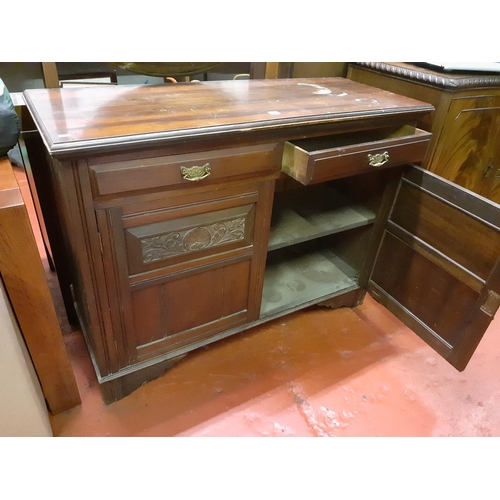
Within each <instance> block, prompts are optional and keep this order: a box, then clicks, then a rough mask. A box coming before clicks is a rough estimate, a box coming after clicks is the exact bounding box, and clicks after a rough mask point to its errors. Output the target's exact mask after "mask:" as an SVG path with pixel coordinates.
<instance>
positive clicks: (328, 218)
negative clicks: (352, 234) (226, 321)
mask: <svg viewBox="0 0 500 500" xmlns="http://www.w3.org/2000/svg"><path fill="white" fill-rule="evenodd" d="M374 220H375V213H374V212H373V211H371V210H369V209H368V208H366V207H364V206H363V205H360V204H354V203H352V202H349V201H348V200H347V198H346V197H345V196H343V195H342V194H341V193H340V192H338V191H337V190H335V189H333V188H331V187H328V186H327V185H326V184H319V185H317V186H310V187H309V189H307V190H301V189H298V190H293V192H292V193H291V192H290V191H283V192H281V193H277V195H276V198H275V201H274V206H273V216H272V219H271V232H270V236H269V246H268V249H269V250H270V251H271V250H277V249H279V248H284V247H287V246H290V245H295V244H297V243H302V242H304V241H309V240H312V239H316V238H321V237H322V236H327V235H330V234H335V233H339V232H342V231H347V230H348V229H353V228H356V227H361V226H367V225H369V224H372V223H373V222H374Z"/></svg>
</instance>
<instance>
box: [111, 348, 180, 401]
mask: <svg viewBox="0 0 500 500" xmlns="http://www.w3.org/2000/svg"><path fill="white" fill-rule="evenodd" d="M184 356H186V355H185V354H181V355H180V356H176V357H175V358H171V359H167V360H165V361H163V362H160V363H157V364H155V365H153V366H149V367H147V368H144V369H142V370H139V371H136V372H132V373H129V374H127V375H124V376H123V377H120V378H117V379H114V380H109V381H107V382H104V383H102V384H101V393H102V396H103V399H104V403H105V404H107V405H109V404H111V403H114V402H115V401H119V400H120V399H122V398H124V397H125V396H128V395H129V394H131V393H132V392H134V391H135V390H136V389H138V388H139V387H141V385H143V384H145V383H146V382H150V381H151V380H154V379H156V378H158V377H161V376H162V375H163V374H164V373H165V372H166V371H167V370H169V369H170V368H172V367H173V366H174V365H175V364H177V363H178V362H179V361H181V359H182V358H184Z"/></svg>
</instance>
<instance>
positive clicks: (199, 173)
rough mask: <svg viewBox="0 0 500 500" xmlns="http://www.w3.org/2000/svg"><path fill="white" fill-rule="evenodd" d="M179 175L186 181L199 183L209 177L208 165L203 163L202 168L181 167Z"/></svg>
mask: <svg viewBox="0 0 500 500" xmlns="http://www.w3.org/2000/svg"><path fill="white" fill-rule="evenodd" d="M181 174H182V178H183V179H185V180H186V181H201V179H204V178H205V177H208V176H209V175H210V163H205V165H203V166H202V167H197V166H194V167H190V168H187V167H181Z"/></svg>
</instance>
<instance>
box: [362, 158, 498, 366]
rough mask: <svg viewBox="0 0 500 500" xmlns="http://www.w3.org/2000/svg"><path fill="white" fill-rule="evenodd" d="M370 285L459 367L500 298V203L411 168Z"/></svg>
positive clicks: (399, 316) (402, 182)
mask: <svg viewBox="0 0 500 500" xmlns="http://www.w3.org/2000/svg"><path fill="white" fill-rule="evenodd" d="M368 291H369V292H370V294H371V295H372V296H373V297H374V298H375V299H376V300H377V301H379V302H380V303H382V304H383V305H384V306H385V307H387V309H389V310H390V311H391V312H392V313H393V314H395V315H396V316H397V317H398V318H399V319H401V320H402V321H403V322H404V323H405V324H406V325H407V326H408V327H409V328H411V329H412V330H413V331H414V332H415V333H417V334H418V335H419V336H420V337H421V338H422V339H423V340H424V341H425V342H427V343H428V344H429V345H430V346H431V347H432V348H433V349H435V350H436V351H437V352H438V353H439V354H440V355H441V356H443V357H444V358H445V359H446V360H448V361H449V362H450V363H451V364H452V365H453V366H454V367H455V368H457V369H458V370H460V371H462V370H463V369H464V368H465V367H466V365H467V363H468V362H469V360H470V358H471V356H472V354H473V352H474V350H475V349H476V347H477V345H478V343H479V341H480V340H481V338H482V336H483V334H484V332H485V331H486V329H487V327H488V325H489V324H490V322H491V320H492V319H493V316H494V314H495V312H496V310H497V309H498V307H499V305H500V206H499V205H497V204H495V203H492V202H490V201H488V200H486V199H485V198H482V197H480V196H478V195H476V194H474V193H472V192H470V191H467V190H466V189H464V188H461V187H460V186H457V185H455V184H453V183H451V182H448V181H446V180H444V179H442V178H440V177H438V176H436V175H434V174H432V173H430V172H428V171H426V170H423V169H421V168H418V167H409V168H408V170H407V171H406V172H405V174H404V175H403V177H402V180H401V183H400V185H399V188H398V191H397V194H396V197H395V201H394V204H393V206H392V209H391V211H390V214H389V217H388V221H387V223H386V226H385V229H384V231H383V236H382V238H381V242H380V246H379V249H378V252H377V255H376V258H375V263H374V267H373V270H372V273H371V276H370V279H369V283H368Z"/></svg>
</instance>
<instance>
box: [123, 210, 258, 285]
mask: <svg viewBox="0 0 500 500" xmlns="http://www.w3.org/2000/svg"><path fill="white" fill-rule="evenodd" d="M166 216H168V217H169V219H168V220H160V221H158V222H153V223H150V224H144V225H138V226H136V227H130V228H127V229H125V239H126V243H127V254H128V262H129V272H130V274H131V275H132V274H137V273H141V272H145V271H149V270H154V269H158V268H160V267H164V266H169V265H172V264H177V263H181V262H184V261H189V260H192V259H199V258H201V257H206V256H210V255H213V254H218V253H221V252H227V251H229V250H234V249H237V248H241V247H248V246H250V245H252V239H253V219H254V205H253V204H249V205H243V206H237V207H233V208H229V209H225V210H216V211H212V212H207V213H201V214H195V215H191V216H187V217H179V218H175V217H174V218H172V213H171V212H166Z"/></svg>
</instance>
